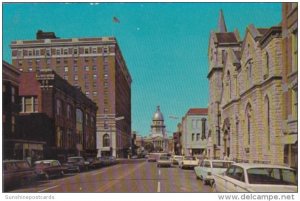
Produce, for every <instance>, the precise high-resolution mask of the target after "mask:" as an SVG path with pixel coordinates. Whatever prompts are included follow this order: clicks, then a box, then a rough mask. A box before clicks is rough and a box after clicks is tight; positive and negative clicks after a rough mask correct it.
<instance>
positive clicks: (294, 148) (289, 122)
mask: <svg viewBox="0 0 300 201" xmlns="http://www.w3.org/2000/svg"><path fill="white" fill-rule="evenodd" d="M282 48H283V49H282V65H283V70H282V75H283V77H282V82H283V83H282V85H283V86H282V90H283V94H282V95H283V96H282V101H283V106H284V107H283V112H282V118H283V121H282V129H283V135H284V136H283V137H282V140H281V142H282V143H283V144H284V163H285V164H288V165H289V166H291V167H294V168H297V167H298V127H297V126H298V4H297V2H294V3H283V4H282Z"/></svg>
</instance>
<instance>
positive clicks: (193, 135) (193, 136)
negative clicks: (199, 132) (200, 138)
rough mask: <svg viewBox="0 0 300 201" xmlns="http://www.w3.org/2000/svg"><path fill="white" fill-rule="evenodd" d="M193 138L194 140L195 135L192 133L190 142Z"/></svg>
mask: <svg viewBox="0 0 300 201" xmlns="http://www.w3.org/2000/svg"><path fill="white" fill-rule="evenodd" d="M194 138H195V134H194V133H192V141H194Z"/></svg>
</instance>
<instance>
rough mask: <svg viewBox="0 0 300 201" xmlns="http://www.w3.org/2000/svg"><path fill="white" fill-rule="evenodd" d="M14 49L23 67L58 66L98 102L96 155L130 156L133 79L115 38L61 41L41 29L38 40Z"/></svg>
mask: <svg viewBox="0 0 300 201" xmlns="http://www.w3.org/2000/svg"><path fill="white" fill-rule="evenodd" d="M11 49H12V63H13V65H14V66H16V67H17V68H18V69H19V70H20V71H23V72H38V71H40V70H42V69H52V70H55V72H56V73H57V74H58V75H60V76H61V77H62V78H64V79H65V80H67V81H68V82H69V83H70V84H71V85H73V86H78V87H81V90H82V91H83V92H84V93H85V95H86V96H88V97H89V98H90V99H92V100H93V101H94V102H96V103H97V106H98V111H97V117H96V125H97V149H98V151H99V152H98V155H113V156H117V157H122V156H125V155H126V154H127V152H128V149H129V147H130V141H131V82H132V80H131V76H130V73H129V71H128V68H127V66H126V62H125V60H124V58H123V56H122V53H121V50H120V48H119V46H118V43H117V41H116V39H115V38H114V37H102V38H72V39H60V38H57V37H56V36H55V34H54V33H52V32H42V31H38V33H37V39H36V40H24V41H22V40H18V41H13V42H12V43H11ZM121 119H122V120H121Z"/></svg>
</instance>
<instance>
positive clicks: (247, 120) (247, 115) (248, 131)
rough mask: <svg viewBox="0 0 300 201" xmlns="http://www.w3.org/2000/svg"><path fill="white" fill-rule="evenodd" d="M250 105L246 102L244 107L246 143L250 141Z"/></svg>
mask: <svg viewBox="0 0 300 201" xmlns="http://www.w3.org/2000/svg"><path fill="white" fill-rule="evenodd" d="M251 110H252V109H251V105H250V104H248V105H247V108H246V122H247V143H248V145H250V143H251Z"/></svg>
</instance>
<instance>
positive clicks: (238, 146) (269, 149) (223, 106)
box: [208, 13, 286, 164]
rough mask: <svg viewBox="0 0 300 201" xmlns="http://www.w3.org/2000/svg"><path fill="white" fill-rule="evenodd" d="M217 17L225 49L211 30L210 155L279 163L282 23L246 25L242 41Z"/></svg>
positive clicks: (282, 104)
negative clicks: (280, 24) (261, 26)
mask: <svg viewBox="0 0 300 201" xmlns="http://www.w3.org/2000/svg"><path fill="white" fill-rule="evenodd" d="M220 16H221V18H223V15H222V13H221V15H220ZM220 21H221V22H222V24H223V25H222V26H221V25H220V24H219V27H223V29H220V30H219V36H220V35H221V36H222V37H223V38H224V39H225V41H224V43H226V44H225V45H226V49H223V45H222V44H220V40H218V33H214V32H212V34H211V37H210V43H209V49H210V51H209V58H210V61H209V63H210V68H212V69H211V70H210V72H209V75H208V78H209V82H210V94H211V97H210V98H211V99H210V104H209V129H210V131H209V132H210V135H209V136H210V137H209V140H208V147H209V149H208V157H222V155H223V154H225V155H227V156H229V157H231V158H232V159H234V160H235V161H244V162H257V163H271V164H283V163H284V160H283V157H284V155H283V153H284V143H283V141H282V139H283V138H282V137H283V130H282V116H283V115H282V112H283V108H284V107H285V105H286V103H284V102H283V101H282V95H283V89H284V88H283V87H282V80H283V76H282V75H283V71H284V68H283V63H282V55H283V50H282V36H281V33H282V31H281V27H280V26H274V27H271V28H256V27H255V26H254V25H249V26H248V27H247V29H246V34H245V37H244V39H243V40H242V41H241V40H240V39H239V37H238V34H237V31H236V32H235V33H233V32H232V33H230V32H227V30H226V25H225V22H224V19H223V20H220ZM224 27H225V28H224ZM230 34H231V35H232V39H230V37H229V35H230ZM216 36H217V37H216ZM233 36H234V37H233ZM234 38H235V39H234ZM233 39H234V40H233ZM214 53H215V54H214ZM213 68H217V70H214V69H213ZM219 79H220V80H219ZM218 80H219V81H218ZM214 129H216V131H215V132H214V131H213V130H214ZM216 150H217V151H216ZM216 152H218V153H217V154H216Z"/></svg>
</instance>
